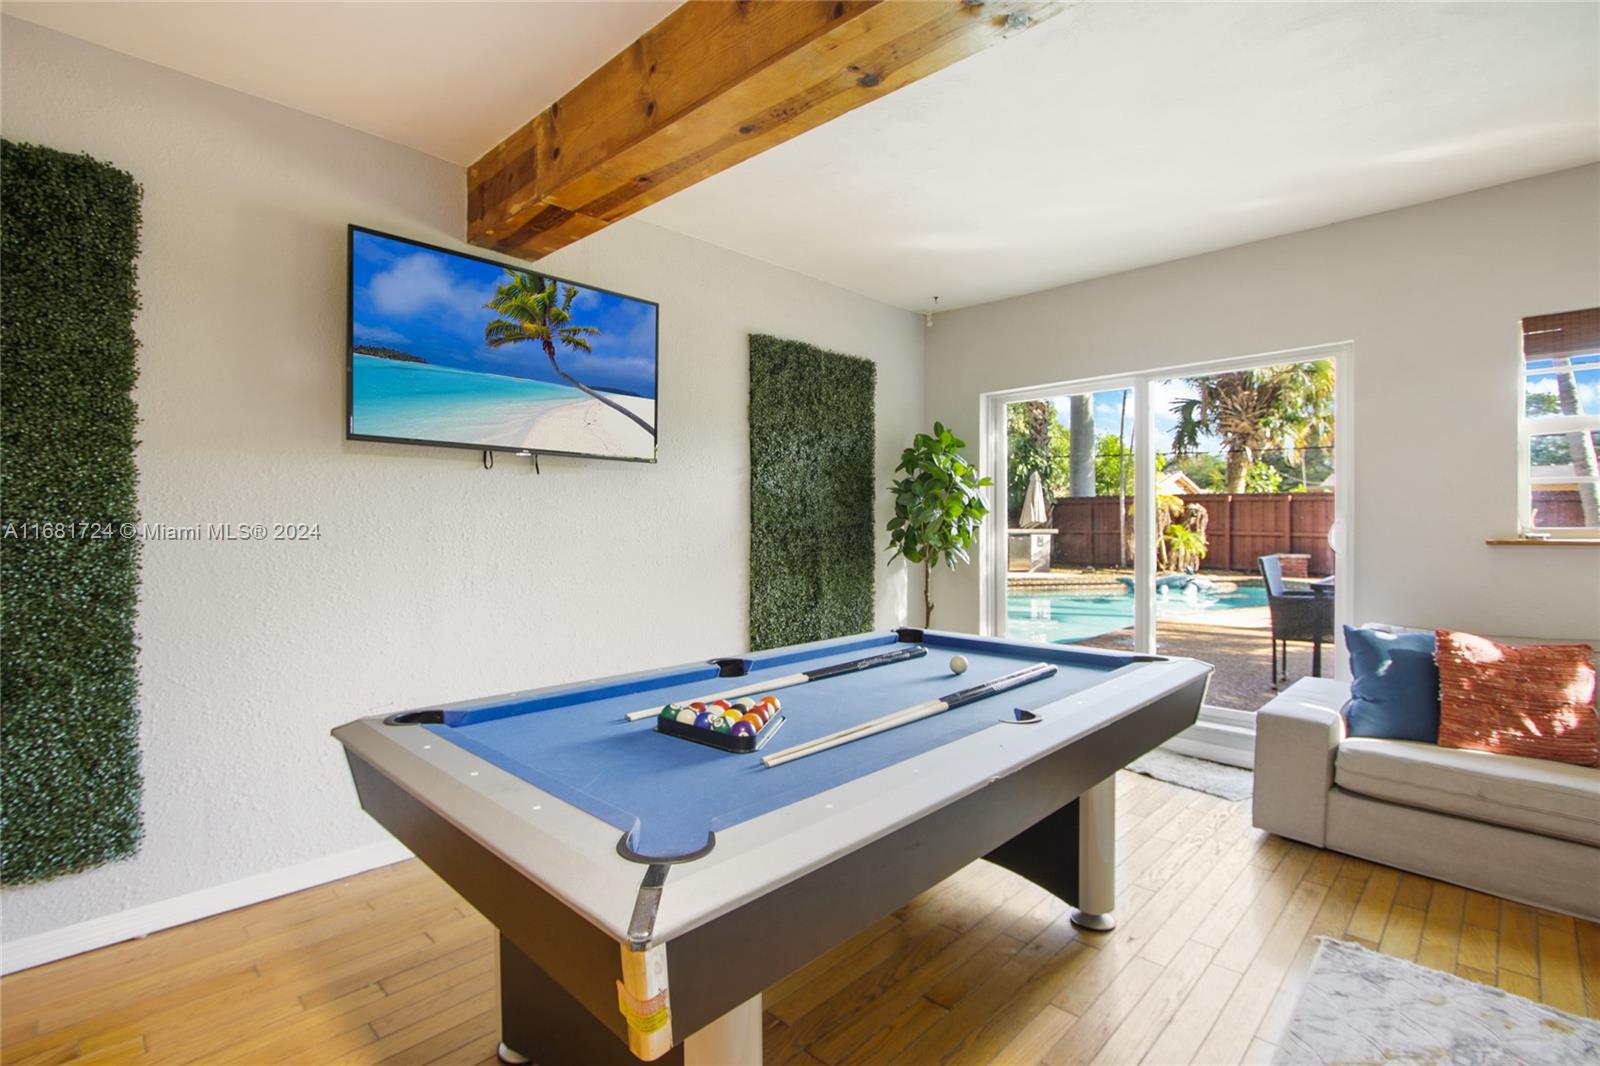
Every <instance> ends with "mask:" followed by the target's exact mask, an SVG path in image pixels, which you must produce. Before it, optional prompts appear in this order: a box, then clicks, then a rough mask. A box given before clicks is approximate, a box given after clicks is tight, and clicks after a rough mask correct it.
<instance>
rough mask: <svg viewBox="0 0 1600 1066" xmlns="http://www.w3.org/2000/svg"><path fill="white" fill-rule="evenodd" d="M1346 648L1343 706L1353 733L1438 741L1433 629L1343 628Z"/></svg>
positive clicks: (1434, 742) (1349, 727)
mask: <svg viewBox="0 0 1600 1066" xmlns="http://www.w3.org/2000/svg"><path fill="white" fill-rule="evenodd" d="M1344 645H1345V647H1346V648H1348V649H1349V650H1350V675H1351V682H1350V702H1349V703H1347V704H1345V706H1344V718H1345V723H1346V727H1347V731H1348V733H1349V735H1350V736H1353V737H1387V738H1389V739H1391V740H1425V741H1427V742H1428V743H1429V744H1437V743H1438V742H1439V667H1438V665H1437V664H1436V663H1435V662H1434V660H1433V653H1434V637H1433V634H1432V633H1428V632H1422V633H1396V632H1391V631H1388V630H1384V629H1357V628H1355V627H1354V626H1345V627H1344Z"/></svg>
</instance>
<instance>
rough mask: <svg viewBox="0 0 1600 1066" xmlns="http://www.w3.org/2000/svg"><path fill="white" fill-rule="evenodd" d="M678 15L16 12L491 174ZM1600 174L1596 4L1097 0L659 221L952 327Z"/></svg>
mask: <svg viewBox="0 0 1600 1066" xmlns="http://www.w3.org/2000/svg"><path fill="white" fill-rule="evenodd" d="M675 6H676V0H661V2H649V3H646V2H638V3H621V2H590V3H583V2H553V0H552V2H525V3H466V2H463V3H309V4H296V3H282V4H274V3H138V2H125V3H38V2H6V3H4V5H3V8H0V10H3V11H4V12H5V13H6V14H12V15H17V16H19V17H21V18H24V19H27V20H29V21H32V22H37V23H39V24H41V25H44V26H48V27H51V28H53V29H57V30H60V31H62V32H65V33H69V34H71V35H73V36H76V37H81V38H83V39H85V40H88V41H92V42H94V43H96V44H101V45H104V46H106V47H108V48H112V49H115V50H117V51H120V52H125V53H127V54H129V55H133V56H137V57H138V58H141V59H145V60H149V61H150V62H154V63H158V64H161V65H163V66H167V67H171V68H173V69H176V70H180V71H183V72H184V73H187V74H192V75H194V76H196V77H200V78H204V79H206V80H208V81H213V82H216V83H218V84H221V85H226V86H228V87H230V88H233V89H238V90H240V91H243V92H247V93H251V94H253V95H256V96H260V97H263V98H266V99H268V100H273V101H276V102H278V103H281V104H285V105H287V106H289V107H293V108H296V109H298V110H301V111H306V112H309V113H311V114H315V115H320V116H322V117H324V118H328V119H331V120H333V121H335V122H339V123H342V124H344V125H347V126H351V127H353V128H356V129H360V130H364V131H366V132H369V133H373V134H376V135H377V136H380V137H384V138H386V139H388V140H391V141H395V142H398V143H400V144H404V145H409V146H411V147H414V148H417V149H420V150H421V151H424V152H428V153H429V154H432V155H436V156H439V157H441V158H444V159H449V160H451V161H453V162H457V163H463V164H464V163H468V162H471V161H472V160H474V159H476V158H478V157H479V156H480V155H481V154H482V153H483V152H484V151H486V150H487V149H489V148H490V147H492V146H493V145H494V144H496V143H498V142H499V141H500V140H501V139H502V138H504V137H505V136H506V135H507V134H508V133H510V132H511V131H512V130H514V129H516V128H517V127H518V126H520V125H521V124H522V123H523V122H525V121H526V120H527V119H528V118H530V117H532V116H533V115H534V114H536V113H537V112H538V111H540V110H542V109H543V108H544V107H546V106H547V105H548V104H549V103H550V102H552V101H553V100H555V99H556V98H557V97H559V96H560V95H561V94H562V93H564V92H565V91H567V90H568V89H570V88H571V87H573V86H574V85H576V84H577V83H578V82H579V81H581V80H582V79H583V77H584V76H585V75H587V74H588V73H589V72H590V71H592V70H594V69H595V68H596V67H598V66H600V64H602V63H604V62H605V61H606V60H607V59H609V58H610V57H611V56H612V55H614V54H616V53H617V52H618V51H620V50H621V49H622V48H624V47H625V46H626V45H627V44H629V43H630V42H631V41H633V40H634V39H635V38H637V37H638V36H639V35H640V34H642V33H643V32H644V31H645V30H647V29H649V28H650V27H651V26H652V25H654V24H655V23H656V22H658V21H660V19H661V18H663V17H664V16H665V15H666V14H667V13H668V12H669V11H671V10H672V9H673V7H675ZM1597 158H1600V4H1595V3H1593V2H1578V3H1510V4H1490V3H1424V4H1408V3H1396V4H1375V3H1277V4H1254V3H1226V2H1224V3H1194V4H1188V3H1109V2H1108V3H1091V4H1085V5H1082V6H1079V7H1076V8H1074V9H1072V10H1070V11H1067V12H1064V13H1062V14H1060V15H1058V16H1057V17H1056V18H1054V19H1052V20H1051V21H1049V22H1046V23H1043V24H1042V25H1040V26H1038V27H1036V28H1034V29H1031V30H1029V31H1028V32H1026V33H1024V34H1022V35H1020V36H1018V37H1017V38H1015V39H1013V40H1011V41H1008V42H1006V43H1005V44H1003V45H1001V46H999V47H996V48H993V49H990V50H989V51H987V52H984V53H982V54H980V55H978V56H975V57H973V58H971V59H967V60H965V61H963V62H961V63H959V64H957V65H956V66H954V67H951V68H949V69H947V70H945V71H942V72H941V73H939V74H936V75H934V76H932V77H930V78H927V79H925V80H923V81H921V82H918V83H917V84H915V85H912V86H910V87H908V88H906V89H902V90H901V91H899V92H897V93H894V94H892V95H889V96H887V97H885V98H883V99H882V100H879V101H876V102H874V103H872V104H870V105H868V106H866V107H863V108H860V109H858V110H856V111H854V112H851V113H850V114H848V115H845V116H843V117H841V118H838V119H836V120H834V121H833V122H830V123H828V124H827V125H825V126H822V127H820V128H819V129H816V130H813V131H811V132H810V133H807V134H804V135H803V136H801V137H798V138H796V139H794V140H792V141H790V142H788V143H787V144H783V145H780V146H778V147H777V148H774V149H771V150H770V151H768V152H765V153H763V154H762V155H760V156H757V157H755V158H754V159H751V160H748V161H746V162H745V163H742V164H740V165H739V166H737V167H734V168H733V169H731V170H729V171H726V172H724V173H722V174H719V175H717V176H716V177H713V178H710V179H708V180H707V181H705V182H702V183H701V184H699V185H697V186H695V187H693V188H690V189H688V190H686V191H684V192H681V193H679V194H677V195H676V196H673V197H671V198H670V199H668V200H665V201H663V202H662V203H660V204H657V205H655V206H653V207H651V208H648V209H647V210H646V211H645V212H644V213H643V214H642V215H641V216H640V217H642V218H645V219H648V220H649V221H651V222H654V223H655V224H657V225H660V226H664V227H666V228H668V229H673V230H677V231H679V232H682V233H685V234H689V235H691V236H694V237H698V238H701V239H703V240H706V241H710V242H712V243H714V244H719V245H722V246H723V247H726V248H730V249H732V250H734V251H738V252H742V253H744V254H746V255H750V256H753V257H755V258H757V259H763V260H766V261H768V262H772V263H776V264H779V265H781V266H785V267H789V268H791V269H793V270H797V271H799V272H801V273H804V274H808V275H811V276H813V277H817V278H821V279H823V280H825V281H829V282H832V283H834V284H837V285H840V286H842V287H844V288H847V289H852V290H855V291H857V292H862V293H866V294H867V295H870V296H874V297H876V298H878V299H880V300H884V301H886V302H888V303H891V304H895V305H898V306H902V307H906V308H912V309H916V310H922V309H924V308H927V307H928V306H929V305H930V304H931V303H932V298H933V297H934V296H938V297H939V298H940V299H939V305H938V306H939V307H940V308H952V307H960V306H965V305H967V304H973V303H980V302H984V301H987V300H993V299H999V298H1003V297H1007V296H1014V295H1018V294H1021V293H1025V292H1032V291H1036V290H1039V289H1044V288H1049V287H1051V286H1055V285H1061V284H1065V283H1067V282H1071V281H1076V280H1081V279H1083V278H1088V277H1096V276H1100V275H1104V274H1109V273H1113V272H1116V271H1119V270H1125V269H1129V268H1132V267H1136V266H1141V265H1145V264H1149V263H1156V262H1163V261H1166V260H1170V259H1175V258H1180V257H1182V256H1186V255H1192V254H1195V253H1198V252H1203V251H1208V250H1211V249H1215V248H1222V247H1227V246H1229V245H1234V244H1240V243H1243V242H1245V241H1250V240H1256V239H1260V238H1263V237H1269V236H1274V235H1277V234H1281V233H1289V232H1293V231H1295V230H1300V229H1306V228H1308V227H1312V226H1318V225H1324V224H1327V223H1330V222H1335V221H1339V220H1341V219H1346V218H1353V217H1357V216H1360V215H1365V214H1370V213H1372V212H1375V211H1382V210H1387V209H1390V208H1394V207H1400V206H1404V205H1406V204H1411V203H1418V202H1422V201H1425V200H1430V199H1435V198H1437V197H1440V196H1447V195H1450V194H1453V193H1457V192H1464V191H1467V190H1470V189H1474V188H1481V187H1484V186H1487V185H1493V184H1497V183H1499V182H1503V181H1510V180H1513V179H1516V178H1519V177H1526V176H1530V175H1533V174H1539V173H1544V172H1547V171H1551V170H1557V169H1560V168H1563V167H1568V166H1575V165H1578V164H1580V163H1585V162H1589V161H1592V160H1595V159H1597Z"/></svg>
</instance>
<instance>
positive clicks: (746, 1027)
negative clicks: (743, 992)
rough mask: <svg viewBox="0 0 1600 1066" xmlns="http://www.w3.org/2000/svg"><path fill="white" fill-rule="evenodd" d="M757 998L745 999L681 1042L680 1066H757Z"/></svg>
mask: <svg viewBox="0 0 1600 1066" xmlns="http://www.w3.org/2000/svg"><path fill="white" fill-rule="evenodd" d="M761 1029H762V1026H761V997H760V996H759V995H757V996H754V997H753V998H751V999H747V1000H745V1001H744V1002H743V1003H741V1004H739V1005H738V1006H737V1007H735V1008H733V1009H732V1010H731V1011H729V1012H728V1013H726V1014H724V1015H723V1016H722V1017H720V1018H718V1019H717V1020H716V1021H714V1022H712V1023H711V1024H710V1025H708V1026H706V1027H705V1028H704V1029H702V1030H700V1031H699V1032H698V1033H691V1034H690V1035H689V1038H688V1039H687V1040H685V1041H684V1042H683V1066H761Z"/></svg>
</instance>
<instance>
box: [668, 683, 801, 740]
mask: <svg viewBox="0 0 1600 1066" xmlns="http://www.w3.org/2000/svg"><path fill="white" fill-rule="evenodd" d="M781 710H783V705H782V704H781V703H779V702H778V697H776V696H770V695H768V696H762V697H760V698H751V697H746V696H741V697H740V698H739V699H736V700H709V701H706V702H701V701H700V700H695V701H693V702H691V703H669V704H667V705H666V706H665V707H663V708H661V713H659V714H658V715H656V732H658V733H666V734H667V735H668V736H674V737H678V738H680V739H682V740H692V741H695V742H696V743H698V744H709V745H710V746H711V747H713V748H720V749H722V750H723V751H738V752H747V751H755V750H756V749H757V748H759V747H761V745H763V744H765V743H766V742H767V741H768V740H770V739H771V738H772V734H774V733H776V732H777V731H778V727H779V726H780V725H782V724H783V715H781V714H779V713H778V712H779V711H781Z"/></svg>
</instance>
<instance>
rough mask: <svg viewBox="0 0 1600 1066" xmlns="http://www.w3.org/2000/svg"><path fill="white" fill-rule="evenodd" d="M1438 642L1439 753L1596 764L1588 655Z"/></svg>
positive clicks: (1539, 647)
mask: <svg viewBox="0 0 1600 1066" xmlns="http://www.w3.org/2000/svg"><path fill="white" fill-rule="evenodd" d="M1436 637H1437V648H1438V650H1437V659H1438V663H1439V743H1440V745H1442V746H1443V747H1447V748H1475V749H1477V750H1478V751H1492V752H1499V753H1502V754H1505V755H1522V756H1526V757H1528V758H1532V759H1553V760H1558V761H1560V762H1570V763H1577V764H1578V765H1580V766H1595V765H1597V764H1600V730H1597V728H1596V721H1595V709H1594V689H1595V671H1594V666H1593V665H1591V663H1590V661H1589V660H1590V658H1591V657H1592V656H1593V655H1594V649H1593V648H1591V647H1589V646H1588V645H1587V644H1535V645H1526V646H1522V647H1515V646H1512V645H1508V644H1496V643H1495V642H1494V641H1492V640H1487V639H1485V638H1483V637H1475V636H1473V635H1472V634H1470V633H1452V632H1450V631H1449V630H1445V629H1441V630H1439V631H1438V632H1437V634H1436Z"/></svg>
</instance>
